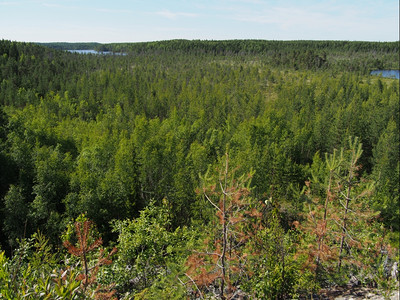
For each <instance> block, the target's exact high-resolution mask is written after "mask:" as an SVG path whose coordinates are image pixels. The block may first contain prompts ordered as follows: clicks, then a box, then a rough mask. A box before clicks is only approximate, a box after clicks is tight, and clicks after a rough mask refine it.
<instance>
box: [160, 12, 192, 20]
mask: <svg viewBox="0 0 400 300" xmlns="http://www.w3.org/2000/svg"><path fill="white" fill-rule="evenodd" d="M154 14H156V15H158V16H161V17H164V18H167V19H171V20H175V19H176V18H178V17H189V18H194V17H197V16H198V14H194V13H187V12H171V11H169V10H163V11H158V12H155V13H154Z"/></svg>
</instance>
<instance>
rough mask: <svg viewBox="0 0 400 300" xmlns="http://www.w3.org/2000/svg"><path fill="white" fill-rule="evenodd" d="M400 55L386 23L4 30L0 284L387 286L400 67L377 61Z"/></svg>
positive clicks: (393, 241) (395, 209) (169, 292)
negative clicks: (283, 28) (151, 33)
mask: <svg viewBox="0 0 400 300" xmlns="http://www.w3.org/2000/svg"><path fill="white" fill-rule="evenodd" d="M85 49H86V50H89V49H91V50H97V51H111V52H115V53H124V54H125V55H94V54H78V53H69V52H68V51H66V50H85ZM398 68H399V43H398V42H387V43H380V42H347V41H263V40H229V41H188V40H172V41H159V42H147V43H118V44H100V43H45V44H33V43H23V42H12V41H6V40H2V41H0V166H1V169H0V220H1V224H0V250H1V251H0V298H5V299H20V298H22V297H24V295H27V296H25V297H28V299H41V298H40V297H44V298H43V299H46V298H45V297H48V298H57V297H61V298H62V297H64V298H66V299H85V298H87V299H94V298H96V299H111V298H118V299H154V298H163V299H184V298H189V299H207V298H210V297H217V298H218V299H231V298H232V297H235V295H236V296H243V297H247V298H249V299H293V298H304V299H307V297H308V298H309V297H310V295H312V294H314V295H315V294H316V293H321V289H324V288H329V287H332V286H336V285H339V286H343V285H346V284H348V282H349V281H350V280H351V279H352V278H353V277H354V278H356V279H357V280H358V282H359V284H360V285H362V286H366V287H374V288H378V289H379V290H380V292H381V293H383V294H385V293H387V294H388V293H390V291H391V290H393V289H394V288H395V286H396V278H393V277H392V276H391V274H390V273H391V270H392V266H393V265H395V262H398V261H399V252H398V246H399V231H400V228H399V218H400V211H399V80H396V79H386V78H382V77H375V76H370V75H369V73H370V71H371V70H375V69H398ZM397 282H398V281H397ZM39 295H42V296H40V297H39ZM29 297H30V298H29Z"/></svg>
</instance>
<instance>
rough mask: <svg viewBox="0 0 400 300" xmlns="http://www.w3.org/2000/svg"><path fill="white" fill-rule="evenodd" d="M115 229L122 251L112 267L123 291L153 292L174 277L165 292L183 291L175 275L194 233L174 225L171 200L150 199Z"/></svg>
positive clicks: (134, 292)
mask: <svg viewBox="0 0 400 300" xmlns="http://www.w3.org/2000/svg"><path fill="white" fill-rule="evenodd" d="M113 230H114V231H116V232H118V236H119V238H118V244H117V247H118V249H119V252H118V261H116V263H115V265H114V267H113V268H112V273H113V274H114V275H113V277H112V281H113V282H116V284H117V289H118V290H119V292H120V293H129V294H127V295H126V296H127V297H128V295H130V296H132V295H134V294H136V293H138V292H139V291H141V290H146V292H144V293H146V294H147V293H150V294H152V293H154V289H156V290H157V286H158V287H160V286H163V287H165V288H166V286H165V285H166V284H171V279H173V280H174V281H175V283H174V285H173V286H170V287H169V289H168V290H166V291H164V292H165V294H164V295H168V293H169V292H171V293H176V292H178V294H179V291H180V292H182V289H181V288H180V287H179V284H177V282H176V278H174V276H177V273H176V272H178V271H180V270H179V268H178V267H177V266H180V267H182V265H181V264H182V259H184V257H185V254H186V252H187V250H185V249H186V247H187V243H190V241H191V239H192V237H191V234H190V232H189V231H188V229H187V228H185V227H184V228H177V229H175V230H173V229H172V228H171V215H170V203H169V202H168V201H167V200H164V201H163V204H162V206H155V204H154V202H150V204H149V205H148V206H147V207H146V208H145V209H144V210H142V211H141V212H140V216H139V217H138V218H136V219H134V220H129V219H127V220H124V221H115V222H114V223H113ZM153 284H155V285H154V286H153ZM149 288H150V290H149ZM174 290H175V291H174ZM159 292H160V293H161V291H159ZM149 297H150V296H149ZM165 297H167V296H165Z"/></svg>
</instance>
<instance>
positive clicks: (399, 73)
mask: <svg viewBox="0 0 400 300" xmlns="http://www.w3.org/2000/svg"><path fill="white" fill-rule="evenodd" d="M370 74H371V75H375V76H382V77H386V78H396V79H400V70H374V71H372V72H371V73H370Z"/></svg>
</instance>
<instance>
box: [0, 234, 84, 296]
mask: <svg viewBox="0 0 400 300" xmlns="http://www.w3.org/2000/svg"><path fill="white" fill-rule="evenodd" d="M58 260H59V258H58V257H57V255H56V254H54V253H53V250H52V247H51V246H50V245H49V244H48V240H47V239H46V238H45V237H44V236H43V235H42V234H41V233H40V232H38V233H37V234H34V235H33V236H32V238H30V239H26V240H22V241H21V242H20V243H19V247H18V248H17V249H16V251H15V252H14V254H13V256H12V258H11V259H7V258H6V257H5V256H4V252H1V253H0V297H1V298H2V299H3V298H4V299H81V297H80V293H79V291H78V289H79V285H80V282H79V281H76V280H75V277H76V273H74V271H73V270H70V269H67V270H65V271H63V270H59V266H58Z"/></svg>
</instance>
